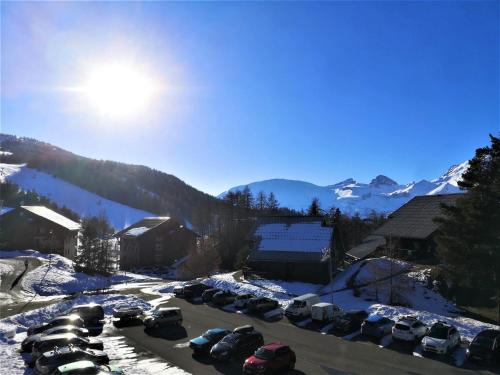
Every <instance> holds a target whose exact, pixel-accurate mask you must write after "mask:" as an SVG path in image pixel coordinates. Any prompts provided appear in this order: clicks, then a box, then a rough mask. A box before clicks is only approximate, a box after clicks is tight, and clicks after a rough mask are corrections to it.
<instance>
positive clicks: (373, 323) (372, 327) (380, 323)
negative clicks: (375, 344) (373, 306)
mask: <svg viewBox="0 0 500 375" xmlns="http://www.w3.org/2000/svg"><path fill="white" fill-rule="evenodd" d="M392 327H394V320H392V319H389V318H386V317H385V316H380V315H371V316H369V317H368V318H366V319H365V320H364V321H363V323H362V324H361V333H362V334H363V335H365V336H370V337H375V338H379V339H380V338H382V337H384V336H385V335H388V334H390V333H392Z"/></svg>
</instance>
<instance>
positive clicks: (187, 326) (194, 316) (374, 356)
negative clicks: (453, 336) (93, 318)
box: [116, 298, 478, 375]
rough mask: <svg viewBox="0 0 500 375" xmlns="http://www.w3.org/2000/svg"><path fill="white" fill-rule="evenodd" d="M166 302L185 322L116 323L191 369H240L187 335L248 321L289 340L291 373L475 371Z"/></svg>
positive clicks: (284, 324)
mask: <svg viewBox="0 0 500 375" xmlns="http://www.w3.org/2000/svg"><path fill="white" fill-rule="evenodd" d="M165 306H179V307H181V309H182V312H183V317H184V322H183V327H181V328H173V327H171V328H168V327H165V328H162V329H160V330H157V331H154V332H148V331H146V330H145V329H144V327H143V326H141V325H137V326H129V327H121V328H116V329H117V330H118V331H119V334H121V335H124V336H126V337H127V338H128V339H129V340H130V341H131V342H132V343H134V345H136V346H138V347H141V348H143V349H147V350H149V351H151V352H153V353H155V354H156V355H158V356H160V357H162V358H164V359H165V360H167V361H168V362H170V363H172V364H173V365H175V366H178V367H180V368H182V369H184V370H185V371H188V372H190V373H192V374H241V366H242V363H243V360H241V361H240V362H237V363H232V364H219V363H215V362H212V361H211V360H210V359H208V358H204V357H202V358H194V357H193V356H192V352H191V350H190V349H189V347H188V346H187V343H188V341H189V339H191V338H193V337H196V336H199V335H200V334H201V333H203V332H204V331H206V330H207V329H209V328H214V327H225V328H230V329H231V328H234V327H237V326H241V325H244V324H252V325H253V326H254V327H255V328H256V329H257V330H259V331H260V332H262V333H263V335H264V340H265V342H273V341H280V342H284V343H287V344H289V345H290V346H291V348H292V349H293V350H294V351H295V353H296V355H297V364H296V370H295V371H294V372H293V374H296V375H300V374H329V375H333V374H335V375H337V374H339V375H340V374H383V375H388V374H411V375H416V374H439V375H445V374H471V373H475V374H477V373H478V371H469V370H465V369H462V368H458V367H454V366H451V365H449V364H446V363H443V362H441V361H438V360H433V359H427V358H419V357H414V356H412V355H409V354H406V353H404V352H402V351H398V350H390V349H384V348H380V347H378V346H377V345H375V344H373V343H371V342H365V341H355V342H351V341H347V340H343V339H341V338H338V337H335V336H333V335H322V334H320V333H319V332H316V331H313V330H309V329H304V328H299V327H295V326H293V325H291V324H290V323H289V322H288V321H287V319H286V318H285V319H281V320H279V321H276V322H267V321H264V320H262V319H260V318H257V317H252V316H248V315H246V314H240V313H232V312H226V311H224V310H220V309H218V308H215V307H211V306H207V305H203V304H191V303H189V302H187V301H184V300H182V299H177V298H172V299H171V300H170V301H169V302H168V303H167V304H165Z"/></svg>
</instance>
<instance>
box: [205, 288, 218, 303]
mask: <svg viewBox="0 0 500 375" xmlns="http://www.w3.org/2000/svg"><path fill="white" fill-rule="evenodd" d="M220 291H222V289H219V288H210V289H207V290H205V291H204V292H203V294H202V295H201V300H202V301H203V302H205V303H207V302H211V301H212V298H213V297H214V295H215V294H216V293H218V292H220Z"/></svg>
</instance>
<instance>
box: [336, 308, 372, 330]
mask: <svg viewBox="0 0 500 375" xmlns="http://www.w3.org/2000/svg"><path fill="white" fill-rule="evenodd" d="M367 317H368V313H367V312H366V311H364V310H351V311H346V312H343V313H342V314H340V315H339V316H338V317H337V318H336V319H335V320H334V321H333V329H334V330H336V331H339V332H342V333H348V332H352V331H355V330H357V329H359V328H360V327H361V323H363V320H365V319H366V318H367Z"/></svg>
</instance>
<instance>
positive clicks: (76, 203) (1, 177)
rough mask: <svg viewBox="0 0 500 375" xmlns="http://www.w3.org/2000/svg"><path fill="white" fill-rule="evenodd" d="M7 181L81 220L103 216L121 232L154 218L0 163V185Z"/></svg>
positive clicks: (37, 173)
mask: <svg viewBox="0 0 500 375" xmlns="http://www.w3.org/2000/svg"><path fill="white" fill-rule="evenodd" d="M5 180H8V181H10V182H13V183H15V184H17V185H19V186H20V187H21V189H23V190H26V191H28V190H34V191H35V192H36V193H37V194H39V195H41V196H44V197H47V198H49V199H50V200H51V201H53V202H54V203H56V204H57V205H59V206H60V207H63V206H66V207H68V208H69V209H71V210H72V211H74V212H76V213H77V214H79V215H80V216H81V217H91V216H99V215H100V214H101V213H105V214H106V216H107V217H108V219H109V221H110V223H111V225H113V227H115V228H116V229H123V228H125V227H127V226H128V225H130V224H132V223H135V222H137V221H139V220H141V219H142V218H144V217H146V216H155V215H154V214H152V213H150V212H147V211H143V210H139V209H136V208H132V207H129V206H126V205H124V204H121V203H118V202H114V201H111V200H109V199H106V198H103V197H100V196H98V195H96V194H94V193H91V192H89V191H87V190H84V189H82V188H80V187H78V186H76V185H73V184H70V183H69V182H66V181H64V180H61V179H59V178H57V177H54V176H52V175H50V174H47V173H44V172H40V171H37V170H35V169H31V168H28V167H26V166H25V165H23V164H20V165H14V164H6V163H0V181H2V182H3V181H5Z"/></svg>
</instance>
